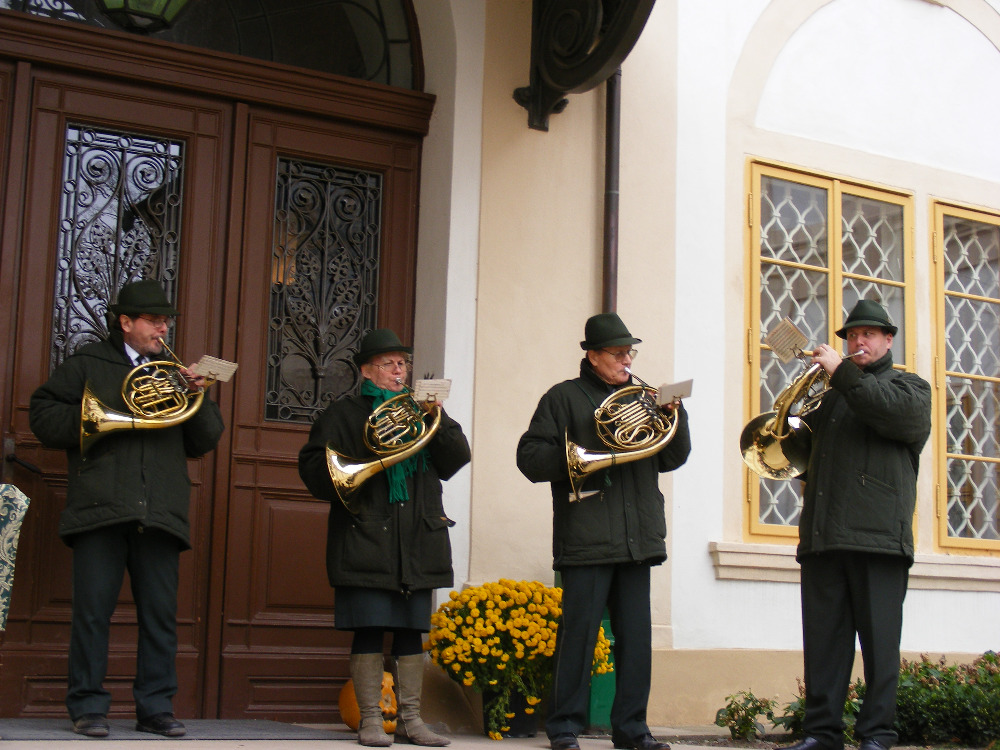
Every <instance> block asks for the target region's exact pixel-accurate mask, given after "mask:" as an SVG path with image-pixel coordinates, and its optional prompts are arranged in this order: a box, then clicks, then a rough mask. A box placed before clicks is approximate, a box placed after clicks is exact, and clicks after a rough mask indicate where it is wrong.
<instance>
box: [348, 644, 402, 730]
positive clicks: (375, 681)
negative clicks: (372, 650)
mask: <svg viewBox="0 0 1000 750" xmlns="http://www.w3.org/2000/svg"><path fill="white" fill-rule="evenodd" d="M384 671H385V670H384V668H383V665H382V654H351V679H352V680H353V681H354V695H355V696H356V697H357V699H358V712H359V713H360V714H361V721H360V724H359V726H358V744H359V745H366V746H367V747H389V745H391V744H392V737H390V736H389V735H388V734H386V733H385V728H384V727H383V726H382V706H380V705H379V701H380V700H381V699H382V673H383V672H384Z"/></svg>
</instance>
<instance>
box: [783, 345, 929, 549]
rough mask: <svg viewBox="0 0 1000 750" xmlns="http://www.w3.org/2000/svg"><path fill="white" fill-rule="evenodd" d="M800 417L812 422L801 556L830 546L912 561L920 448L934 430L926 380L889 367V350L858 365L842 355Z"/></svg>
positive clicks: (804, 499) (804, 494) (810, 425)
mask: <svg viewBox="0 0 1000 750" xmlns="http://www.w3.org/2000/svg"><path fill="white" fill-rule="evenodd" d="M830 386H831V390H830V391H829V393H827V394H826V396H825V397H824V398H823V401H822V403H821V405H820V406H819V408H818V409H816V411H814V412H813V413H812V414H809V415H807V416H806V417H805V422H806V424H807V425H808V426H809V427H810V429H811V430H812V434H811V451H810V454H809V468H808V470H807V471H806V473H805V475H804V477H805V487H804V489H803V506H802V516H801V518H800V520H799V547H798V557H799V558H801V557H802V556H803V555H808V554H813V553H817V552H826V551H830V550H853V551H857V552H876V553H884V554H889V555H899V556H903V557H906V558H907V559H909V560H910V561H911V562H912V561H913V509H914V506H915V504H916V499H917V469H918V467H919V462H920V450H921V449H922V448H923V446H924V443H925V442H926V441H927V437H928V436H929V435H930V430H931V387H930V384H929V383H928V382H927V381H926V380H924V379H923V378H921V377H920V376H918V375H915V374H913V373H909V372H902V371H899V370H894V369H893V367H892V352H888V353H887V354H886V355H885V356H884V357H882V358H881V359H880V360H878V361H877V362H873V363H872V364H871V365H869V366H868V367H866V368H864V369H863V370H862V369H860V368H859V367H858V366H857V365H855V364H854V363H853V362H852V361H850V360H844V361H843V362H841V364H840V365H839V366H838V367H837V369H836V370H834V372H833V376H832V377H831V378H830Z"/></svg>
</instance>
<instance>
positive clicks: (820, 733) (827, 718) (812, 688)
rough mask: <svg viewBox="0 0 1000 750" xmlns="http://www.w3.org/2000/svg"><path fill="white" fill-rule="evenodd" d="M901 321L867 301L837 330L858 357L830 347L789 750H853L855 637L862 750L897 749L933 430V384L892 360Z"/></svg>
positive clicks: (808, 503)
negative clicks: (920, 508)
mask: <svg viewBox="0 0 1000 750" xmlns="http://www.w3.org/2000/svg"><path fill="white" fill-rule="evenodd" d="M896 331H897V328H896V326H895V325H893V323H892V321H891V320H890V319H889V314H888V313H887V312H886V310H885V308H883V307H882V305H880V304H879V303H878V302H876V301H874V300H867V299H863V300H860V301H859V302H858V303H857V304H856V305H855V306H854V309H853V310H851V313H850V315H848V316H847V320H846V322H845V323H844V327H843V328H841V329H840V330H839V331H837V336H839V337H840V338H842V339H845V340H846V341H847V353H848V355H849V356H848V357H845V358H842V357H841V355H840V353H839V352H837V350H836V349H834V348H833V347H831V346H829V345H827V344H820V345H819V346H818V347H817V348H816V350H815V351H814V352H813V359H812V361H813V362H814V363H819V364H820V365H821V366H822V367H823V369H824V370H826V372H827V373H828V374H829V376H830V390H829V391H828V392H827V393H826V395H825V396H824V397H823V400H822V402H821V404H820V406H819V407H818V408H817V409H816V410H815V411H813V412H812V413H810V414H808V415H806V416H805V418H804V421H805V422H806V424H807V425H809V427H810V429H811V443H812V445H811V450H810V453H809V466H808V468H807V470H806V473H805V474H804V475H802V477H801V478H802V479H803V480H805V487H804V489H803V502H802V517H801V519H800V520H799V546H798V550H797V553H796V557H797V558H798V561H799V563H800V565H801V566H802V586H801V595H802V641H803V654H804V658H805V683H806V713H805V718H804V720H803V723H802V731H803V733H804V734H805V738H804V739H803V740H802V741H801V742H798V743H796V744H795V745H791V746H789V747H788V748H787V750H843V747H844V725H843V715H844V701H845V700H846V699H847V691H848V687H849V686H850V680H851V669H852V668H853V666H854V639H855V634H857V638H858V640H859V641H860V643H861V655H862V658H863V660H864V673H865V697H864V701H863V702H862V704H861V711H860V712H859V713H858V717H857V721H856V723H855V725H854V735H855V737H857V739H858V742H859V743H860V750H886V748H889V747H892V745H893V744H894V743H895V742H896V739H897V736H896V732H895V730H894V729H893V720H894V718H895V714H896V687H897V684H898V681H899V641H900V636H901V632H902V626H903V598H904V597H905V596H906V587H907V581H908V576H909V568H910V565H912V564H913V509H914V505H915V504H916V499H917V467H918V464H919V460H920V451H921V449H922V448H923V445H924V443H925V442H926V441H927V438H928V436H929V435H930V431H931V387H930V384H929V383H928V382H927V381H926V380H924V379H923V378H921V377H920V376H918V375H915V374H914V373H909V372H902V371H900V370H895V369H893V366H892V351H891V349H892V339H893V336H895V335H896Z"/></svg>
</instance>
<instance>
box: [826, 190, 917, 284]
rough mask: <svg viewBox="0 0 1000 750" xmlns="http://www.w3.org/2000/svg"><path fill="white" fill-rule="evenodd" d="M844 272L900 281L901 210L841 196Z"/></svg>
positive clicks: (855, 196)
mask: <svg viewBox="0 0 1000 750" xmlns="http://www.w3.org/2000/svg"><path fill="white" fill-rule="evenodd" d="M841 232H842V238H841V253H842V256H843V264H844V272H845V273H854V274H858V275H860V276H872V277H874V278H877V279H883V280H887V281H903V207H902V206H900V205H898V204H895V203H886V202H885V201H878V200H874V199H871V198H862V197H859V196H857V195H851V194H849V193H845V194H844V195H843V198H842V200H841Z"/></svg>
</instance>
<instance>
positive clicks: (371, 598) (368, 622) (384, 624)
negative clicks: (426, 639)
mask: <svg viewBox="0 0 1000 750" xmlns="http://www.w3.org/2000/svg"><path fill="white" fill-rule="evenodd" d="M431 593H432V591H431V589H421V590H419V591H410V592H408V593H403V592H402V591H388V590H387V589H368V588H360V587H357V586H337V588H336V590H335V594H334V597H335V598H334V603H333V618H334V620H333V621H334V627H336V628H337V630H357V629H358V628H385V629H387V630H391V629H393V628H408V629H410V630H420V631H422V632H424V633H426V632H429V631H430V629H431Z"/></svg>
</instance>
